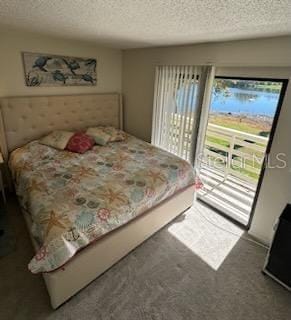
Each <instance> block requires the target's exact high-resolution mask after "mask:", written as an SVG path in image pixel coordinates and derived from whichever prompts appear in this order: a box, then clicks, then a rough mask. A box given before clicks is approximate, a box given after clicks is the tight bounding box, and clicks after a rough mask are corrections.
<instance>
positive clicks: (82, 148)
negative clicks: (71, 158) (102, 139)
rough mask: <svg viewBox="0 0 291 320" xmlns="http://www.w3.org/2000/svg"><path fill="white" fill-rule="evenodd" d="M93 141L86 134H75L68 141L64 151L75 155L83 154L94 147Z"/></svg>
mask: <svg viewBox="0 0 291 320" xmlns="http://www.w3.org/2000/svg"><path fill="white" fill-rule="evenodd" d="M94 144H95V141H94V139H93V138H92V137H90V136H88V135H87V134H86V133H83V132H77V133H75V134H74V135H73V136H72V137H71V139H70V140H69V142H68V144H67V146H66V150H69V151H71V152H77V153H84V152H86V151H88V150H90V149H92V147H93V146H94Z"/></svg>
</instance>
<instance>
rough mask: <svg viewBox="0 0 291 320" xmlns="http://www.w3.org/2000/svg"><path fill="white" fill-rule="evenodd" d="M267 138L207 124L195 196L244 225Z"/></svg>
mask: <svg viewBox="0 0 291 320" xmlns="http://www.w3.org/2000/svg"><path fill="white" fill-rule="evenodd" d="M267 143H268V138H266V137H262V136H258V135H253V134H249V133H245V132H242V131H238V130H234V129H229V128H225V127H222V126H217V125H214V124H211V123H209V124H208V127H207V134H206V139H205V145H204V150H203V157H202V159H201V160H202V165H201V171H200V174H201V180H202V182H203V183H204V188H202V189H201V190H200V191H199V194H198V197H199V198H200V199H202V200H203V201H205V202H206V203H208V204H210V205H212V206H214V207H215V208H217V209H219V210H220V211H222V212H224V213H226V214H227V215H229V216H230V217H231V218H233V219H235V220H237V221H239V222H240V223H242V224H244V225H247V224H248V221H249V216H250V213H251V208H252V204H253V200H254V196H255V191H256V187H257V183H258V178H259V175H260V171H261V167H262V163H263V161H264V156H265V151H266V146H267Z"/></svg>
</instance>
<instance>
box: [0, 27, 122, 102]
mask: <svg viewBox="0 0 291 320" xmlns="http://www.w3.org/2000/svg"><path fill="white" fill-rule="evenodd" d="M22 51H27V52H40V53H50V54H60V55H67V56H76V57H85V58H87V57H88V58H96V59H97V81H98V82H97V86H92V87H90V86H88V87H87V86H86V87H85V86H79V87H78V86H76V87H75V86H74V87H47V88H46V87H39V88H37V87H26V86H25V82H24V73H23V65H22V58H21V52H22ZM121 70H122V52H121V50H116V49H109V48H104V47H99V46H96V45H92V44H88V43H85V42H80V41H70V40H62V39H60V38H53V37H48V36H42V35H39V34H34V33H28V32H21V31H16V30H11V29H6V30H5V29H1V30H0V97H4V96H28V95H29V96H31V95H58V94H79V93H98V92H121Z"/></svg>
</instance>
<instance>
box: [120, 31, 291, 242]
mask: <svg viewBox="0 0 291 320" xmlns="http://www.w3.org/2000/svg"><path fill="white" fill-rule="evenodd" d="M207 63H213V64H215V65H216V66H218V67H219V68H218V73H221V74H222V73H226V72H235V73H239V74H235V75H241V76H243V75H245V76H247V75H252V74H253V75H255V74H257V76H259V75H260V76H264V77H272V76H275V77H279V78H280V77H283V78H290V77H291V72H290V70H291V69H290V67H291V37H277V38H270V39H260V40H244V41H232V42H221V43H209V44H199V45H192V46H177V47H164V48H151V49H134V50H125V51H124V52H123V73H122V88H123V94H124V105H125V128H126V130H127V131H128V132H130V133H132V134H134V135H136V136H138V137H140V138H142V139H145V140H147V141H150V135H151V119H152V103H153V91H154V90H153V89H154V68H155V66H156V65H158V64H196V65H201V64H207ZM231 67H237V69H236V70H235V69H233V68H231ZM238 67H239V68H238ZM247 67H248V68H247ZM250 67H251V68H250ZM252 67H253V68H252ZM274 67H276V68H274ZM288 67H289V68H288ZM290 120H291V85H289V87H288V90H287V94H286V97H285V100H284V104H283V107H282V112H281V116H280V119H279V123H278V130H277V132H276V135H275V137H274V142H273V146H272V150H271V153H272V155H273V156H274V154H275V153H276V152H285V153H286V154H287V157H288V160H289V163H291V151H290V149H291V146H290V137H291V126H290ZM289 169H290V166H289V167H288V168H285V169H268V170H266V174H265V179H264V181H263V185H262V188H261V192H260V195H259V199H258V203H257V207H256V211H255V216H254V219H253V223H252V226H251V229H250V233H251V234H252V235H254V236H256V237H257V238H259V239H261V240H262V241H263V242H266V243H268V242H269V241H270V239H271V234H272V233H271V231H272V226H273V223H274V220H275V219H276V218H277V217H278V215H279V214H280V212H281V210H282V208H283V207H284V206H285V204H286V203H287V202H288V201H290V202H291V174H290V172H289Z"/></svg>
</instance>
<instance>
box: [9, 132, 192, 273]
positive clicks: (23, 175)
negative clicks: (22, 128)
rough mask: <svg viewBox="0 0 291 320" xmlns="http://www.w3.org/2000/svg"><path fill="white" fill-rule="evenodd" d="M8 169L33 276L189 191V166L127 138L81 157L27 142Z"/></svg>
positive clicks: (51, 269)
mask: <svg viewBox="0 0 291 320" xmlns="http://www.w3.org/2000/svg"><path fill="white" fill-rule="evenodd" d="M9 167H10V169H11V172H12V176H13V179H14V183H15V187H16V192H17V195H18V198H19V201H20V204H21V206H22V207H23V209H24V210H26V211H27V212H28V213H29V214H30V217H31V220H32V226H31V230H30V231H31V234H32V235H33V237H34V238H35V240H36V241H37V243H38V244H39V248H40V249H39V250H38V252H37V253H36V255H35V256H34V257H33V258H32V260H31V261H30V263H29V269H30V270H31V272H33V273H39V272H50V271H53V270H56V269H57V268H59V267H61V266H63V265H64V264H65V263H66V262H67V261H69V260H70V259H71V258H72V257H73V256H74V255H75V254H76V252H78V251H79V250H81V249H82V248H84V247H86V246H88V245H89V244H90V243H92V242H93V241H95V240H97V239H99V238H101V237H102V236H104V235H105V234H107V233H109V232H111V231H113V230H114V229H116V228H118V227H120V226H122V225H124V224H126V223H128V222H129V221H130V220H132V219H134V218H135V217H137V216H138V215H140V214H142V213H144V212H145V211H147V210H149V209H150V208H152V207H154V206H156V205H157V204H159V203H160V202H162V201H163V200H165V199H166V198H167V197H170V196H171V195H174V194H175V193H176V192H177V191H179V190H182V189H183V188H186V187H188V186H190V185H193V184H194V183H195V176H194V170H193V168H192V166H191V165H190V164H189V163H188V162H186V161H184V160H182V159H180V158H178V157H176V156H174V155H172V154H170V153H168V152H166V151H164V150H161V149H159V148H156V147H154V146H152V145H150V144H148V143H146V142H144V141H141V140H139V139H137V138H135V137H133V136H130V135H127V138H126V140H125V141H122V142H112V143H109V144H108V145H106V146H95V147H94V148H93V149H92V150H90V151H88V152H86V153H85V154H77V153H71V152H69V151H59V150H56V149H53V148H51V147H48V146H45V145H42V144H40V143H38V141H33V142H30V143H28V144H27V145H25V146H23V147H21V148H19V149H16V150H15V151H14V152H12V154H11V156H10V159H9Z"/></svg>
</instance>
